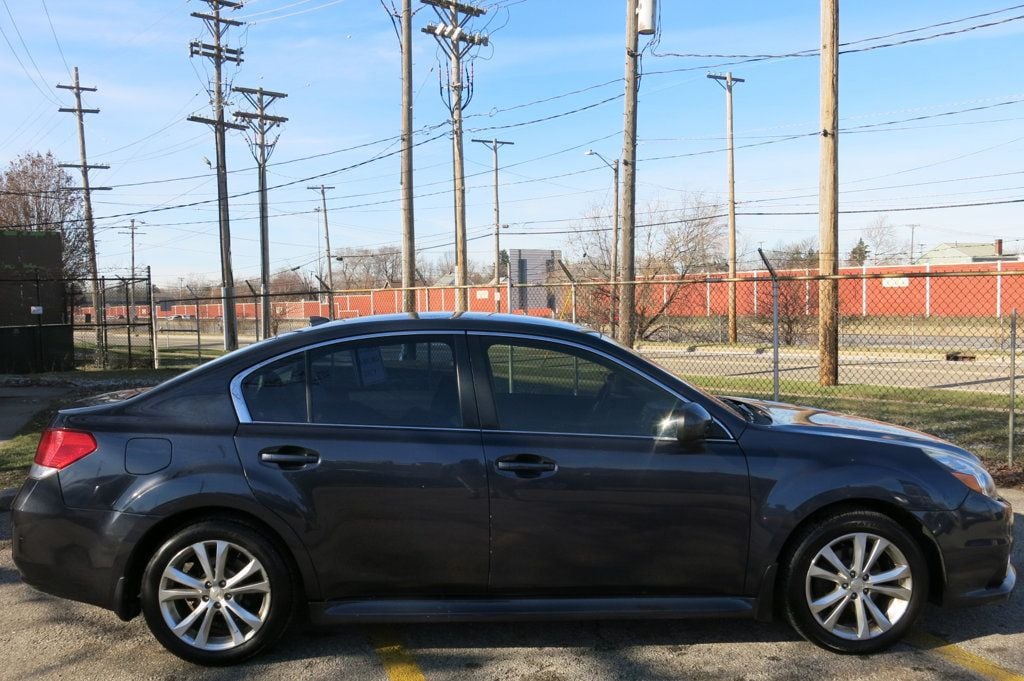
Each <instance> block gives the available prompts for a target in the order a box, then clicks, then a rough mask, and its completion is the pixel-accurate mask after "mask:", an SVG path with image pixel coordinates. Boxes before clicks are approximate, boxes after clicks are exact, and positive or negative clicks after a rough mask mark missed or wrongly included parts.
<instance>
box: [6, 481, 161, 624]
mask: <svg viewBox="0 0 1024 681" xmlns="http://www.w3.org/2000/svg"><path fill="white" fill-rule="evenodd" d="M157 520H158V519H157V518H151V517H149V516H140V515H133V514H127V513H119V512H117V511H105V510H87V509H73V508H68V507H66V506H65V505H64V501H63V497H62V496H61V491H60V484H59V482H58V480H57V476H56V475H51V476H48V477H46V478H43V479H41V480H36V479H32V478H30V479H29V480H27V481H26V482H25V484H24V486H23V487H22V488H21V491H20V492H19V493H18V496H17V497H16V498H15V500H14V504H13V505H12V506H11V530H12V537H11V539H12V541H11V550H12V554H13V558H14V564H15V566H17V568H18V571H19V572H21V577H22V579H23V580H24V581H25V582H26V583H27V584H29V585H30V586H32V587H34V588H36V589H38V590H40V591H43V592H45V593H48V594H52V595H54V596H60V597H62V598H68V599H71V600H75V601H81V602H83V603H90V604H92V605H98V606H100V607H102V608H107V609H109V610H114V611H115V612H117V613H118V614H119V615H121V616H122V617H125V615H126V610H125V599H124V598H123V594H122V589H123V579H122V578H123V576H124V575H125V571H126V567H127V565H128V560H129V558H130V556H131V549H132V547H134V546H135V544H136V542H137V541H138V539H139V538H140V537H141V536H142V535H143V534H144V533H145V531H146V530H147V529H148V528H149V527H152V525H153V524H155V523H156V521H157Z"/></svg>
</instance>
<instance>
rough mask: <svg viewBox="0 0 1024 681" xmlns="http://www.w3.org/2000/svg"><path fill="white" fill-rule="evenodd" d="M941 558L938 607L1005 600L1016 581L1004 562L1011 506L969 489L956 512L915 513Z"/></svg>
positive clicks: (1008, 547)
mask: <svg viewBox="0 0 1024 681" xmlns="http://www.w3.org/2000/svg"><path fill="white" fill-rule="evenodd" d="M921 520H922V522H923V523H924V525H925V527H927V528H928V529H929V530H930V532H931V534H932V537H933V539H934V540H935V543H936V545H937V546H938V549H939V553H940V555H941V558H942V567H943V573H944V577H945V579H944V584H943V585H942V588H941V589H940V590H938V594H937V595H938V596H939V600H940V602H941V603H942V605H945V606H952V607H959V606H970V605H983V604H985V603H993V602H998V601H1003V600H1006V599H1007V598H1009V597H1010V593H1011V592H1012V591H1013V588H1014V586H1015V585H1016V582H1017V572H1016V570H1014V568H1013V565H1011V564H1010V552H1011V550H1012V549H1013V509H1012V508H1011V507H1010V504H1009V502H1007V501H1005V500H1004V499H990V498H988V497H986V496H983V495H981V494H976V493H974V492H972V493H970V494H968V495H967V499H966V500H965V501H964V503H963V504H962V505H961V506H960V508H958V509H957V510H956V511H952V512H948V513H928V514H924V515H923V517H921Z"/></svg>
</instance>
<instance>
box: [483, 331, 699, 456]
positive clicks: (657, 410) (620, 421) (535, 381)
mask: <svg viewBox="0 0 1024 681" xmlns="http://www.w3.org/2000/svg"><path fill="white" fill-rule="evenodd" d="M487 361H488V364H489V369H490V377H491V391H492V393H493V395H494V402H495V409H496V410H497V415H498V423H499V427H500V428H502V429H504V430H518V431H532V432H545V433H585V434H590V433H594V434H601V435H645V436H654V435H659V434H660V428H661V426H662V424H663V422H664V421H665V420H666V418H667V417H669V416H670V415H671V414H672V412H673V411H674V410H675V408H676V406H677V405H678V404H679V400H678V399H676V397H675V396H674V395H672V394H671V393H668V392H666V391H665V390H662V389H661V388H659V387H658V386H656V385H654V384H653V383H651V382H650V381H647V380H646V379H644V378H642V377H640V376H638V375H637V374H635V373H634V372H632V371H630V370H628V369H626V368H624V367H622V366H619V365H618V364H615V363H614V362H610V361H608V360H605V359H604V358H601V357H599V356H598V355H594V354H591V353H588V352H586V351H583V350H577V349H575V348H567V347H564V346H556V345H550V344H544V343H529V342H518V341H516V342H511V343H510V342H507V341H504V340H502V341H495V342H493V343H490V344H488V346H487Z"/></svg>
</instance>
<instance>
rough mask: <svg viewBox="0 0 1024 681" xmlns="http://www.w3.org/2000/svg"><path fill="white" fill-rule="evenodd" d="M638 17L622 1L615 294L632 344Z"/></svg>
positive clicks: (626, 340)
mask: <svg viewBox="0 0 1024 681" xmlns="http://www.w3.org/2000/svg"><path fill="white" fill-rule="evenodd" d="M637 45H638V19H637V0H626V111H625V124H624V125H623V127H622V166H623V173H622V184H623V188H622V257H621V258H620V262H621V269H622V277H621V281H622V282H623V283H624V285H623V286H622V291H621V293H620V295H619V338H618V340H619V342H620V343H622V344H623V345H625V346H627V347H633V339H634V338H633V337H634V336H635V335H636V283H635V282H636V265H635V261H634V248H635V236H636V116H637V112H636V99H637V87H638V85H639V79H638V76H637V57H638V53H637Z"/></svg>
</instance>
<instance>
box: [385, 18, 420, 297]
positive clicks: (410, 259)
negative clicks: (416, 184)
mask: <svg viewBox="0 0 1024 681" xmlns="http://www.w3.org/2000/svg"><path fill="white" fill-rule="evenodd" d="M389 14H390V15H391V21H392V22H393V23H395V31H396V32H397V33H398V42H399V44H400V47H401V50H402V180H401V183H402V310H403V311H405V312H415V311H416V291H414V290H412V289H413V287H414V286H415V285H416V218H415V214H414V213H413V177H412V139H413V135H412V107H413V99H412V0H402V11H401V12H400V13H398V14H397V16H396V14H395V12H393V11H391V12H389ZM396 19H397V20H398V21H397V22H396V21H395V20H396Z"/></svg>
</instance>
